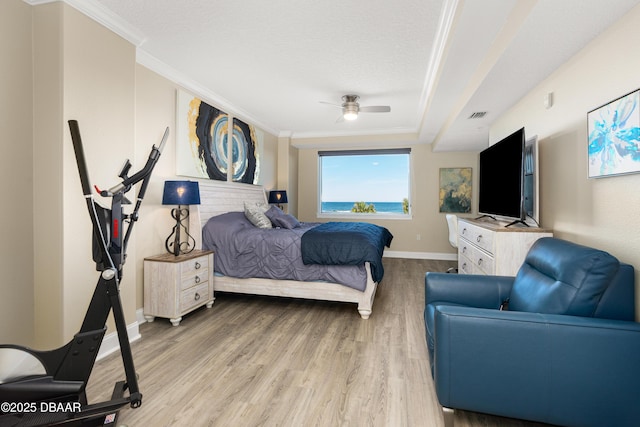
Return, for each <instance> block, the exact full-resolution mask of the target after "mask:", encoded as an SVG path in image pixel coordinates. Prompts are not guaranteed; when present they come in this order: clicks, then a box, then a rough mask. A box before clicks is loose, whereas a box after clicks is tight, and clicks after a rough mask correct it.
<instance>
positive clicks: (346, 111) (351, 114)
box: [342, 104, 358, 120]
mask: <svg viewBox="0 0 640 427" xmlns="http://www.w3.org/2000/svg"><path fill="white" fill-rule="evenodd" d="M343 107H344V108H343V112H342V113H343V114H342V116H343V117H344V119H345V120H355V119H357V118H358V107H357V106H355V105H349V104H347V105H343Z"/></svg>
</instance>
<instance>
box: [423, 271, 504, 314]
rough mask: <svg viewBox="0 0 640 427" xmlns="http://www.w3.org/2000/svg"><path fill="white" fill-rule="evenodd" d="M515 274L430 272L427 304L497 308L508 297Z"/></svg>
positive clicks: (426, 291)
mask: <svg viewBox="0 0 640 427" xmlns="http://www.w3.org/2000/svg"><path fill="white" fill-rule="evenodd" d="M514 279H515V278H514V277H507V276H481V275H470V274H447V273H434V272H428V273H427V274H425V277H424V284H425V295H424V296H425V307H426V306H427V305H429V304H433V303H444V304H446V303H453V304H455V305H465V306H469V307H478V308H493V309H497V308H499V307H500V304H501V303H502V302H503V301H504V300H506V299H507V298H508V297H509V294H510V293H511V285H512V284H513V281H514Z"/></svg>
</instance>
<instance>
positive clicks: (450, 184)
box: [439, 168, 472, 213]
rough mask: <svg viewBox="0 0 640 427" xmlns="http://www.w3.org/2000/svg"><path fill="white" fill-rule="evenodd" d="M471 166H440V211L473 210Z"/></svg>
mask: <svg viewBox="0 0 640 427" xmlns="http://www.w3.org/2000/svg"><path fill="white" fill-rule="evenodd" d="M471 178H472V176H471V168H440V192H439V204H440V212H446V213H470V212H471Z"/></svg>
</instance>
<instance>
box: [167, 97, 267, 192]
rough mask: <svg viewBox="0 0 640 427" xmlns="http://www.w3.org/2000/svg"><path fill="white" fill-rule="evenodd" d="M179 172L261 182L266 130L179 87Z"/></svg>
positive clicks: (201, 176) (228, 179) (189, 174)
mask: <svg viewBox="0 0 640 427" xmlns="http://www.w3.org/2000/svg"><path fill="white" fill-rule="evenodd" d="M176 114H177V119H176V121H177V123H176V175H182V176H189V177H195V178H208V179H215V180H220V181H234V182H243V183H248V184H258V183H259V179H260V157H261V156H260V153H261V151H260V150H261V149H262V145H263V140H264V133H263V132H262V131H261V130H259V129H256V128H255V127H254V126H253V125H249V124H247V123H245V122H243V121H241V120H239V119H236V118H232V117H230V115H229V114H227V113H226V112H224V111H222V110H221V109H219V108H216V107H214V106H212V105H210V104H208V103H206V102H205V101H203V100H201V99H200V98H198V97H195V96H193V95H191V94H189V93H187V92H185V91H182V90H178V94H177V108H176Z"/></svg>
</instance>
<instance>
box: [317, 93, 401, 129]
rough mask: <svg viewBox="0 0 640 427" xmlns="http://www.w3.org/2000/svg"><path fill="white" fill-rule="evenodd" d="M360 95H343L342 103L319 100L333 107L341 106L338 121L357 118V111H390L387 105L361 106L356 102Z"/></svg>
mask: <svg viewBox="0 0 640 427" xmlns="http://www.w3.org/2000/svg"><path fill="white" fill-rule="evenodd" d="M358 99H360V97H359V96H358V95H344V96H343V97H342V101H343V102H342V105H338V104H333V103H331V102H325V101H320V102H321V103H323V104H329V105H332V106H334V107H338V108H342V115H341V116H340V117H338V120H337V121H338V122H341V121H343V120H355V119H357V118H358V113H359V112H362V113H388V112H390V111H391V107H390V106H388V105H373V106H366V107H361V106H360V104H359V103H358Z"/></svg>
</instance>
